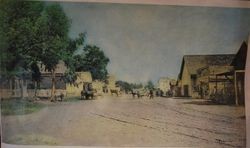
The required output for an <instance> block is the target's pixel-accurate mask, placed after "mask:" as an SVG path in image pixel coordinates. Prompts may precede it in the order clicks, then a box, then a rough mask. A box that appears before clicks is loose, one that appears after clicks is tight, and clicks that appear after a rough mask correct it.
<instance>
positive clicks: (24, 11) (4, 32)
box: [0, 0, 44, 97]
mask: <svg viewBox="0 0 250 148" xmlns="http://www.w3.org/2000/svg"><path fill="white" fill-rule="evenodd" d="M43 9H44V3H43V2H28V1H14V0H2V1H1V2H0V26H1V27H0V40H1V42H0V49H1V52H0V58H1V66H0V67H1V77H4V78H5V79H8V80H12V79H13V78H14V77H19V78H20V80H21V84H23V80H24V79H25V77H26V75H27V72H28V71H29V70H31V69H32V66H31V65H32V63H34V62H36V61H37V60H38V58H37V55H39V50H38V49H39V48H37V47H39V45H40V42H38V41H37V37H38V36H39V34H37V31H38V30H39V27H38V25H37V21H38V19H39V17H40V16H41V12H42V11H43ZM21 90H23V85H21ZM22 94H23V93H22ZM22 97H23V95H22Z"/></svg>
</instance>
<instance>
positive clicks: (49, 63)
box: [38, 4, 70, 71]
mask: <svg viewBox="0 0 250 148" xmlns="http://www.w3.org/2000/svg"><path fill="white" fill-rule="evenodd" d="M38 24H39V26H40V28H41V30H40V31H41V32H39V35H40V40H42V44H41V46H40V48H41V50H42V54H41V58H40V60H41V61H42V63H43V64H44V65H45V69H47V70H48V71H52V70H54V69H55V67H56V65H57V64H58V62H59V60H61V59H62V56H63V55H64V54H65V52H66V51H67V47H68V42H69V38H68V31H69V27H70V22H69V19H68V18H67V16H66V14H65V13H64V11H63V9H62V8H61V6H60V5H59V4H53V5H49V6H47V7H46V8H45V11H44V12H43V14H42V16H41V18H40V19H39V23H38Z"/></svg>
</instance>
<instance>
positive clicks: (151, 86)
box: [145, 81, 154, 90]
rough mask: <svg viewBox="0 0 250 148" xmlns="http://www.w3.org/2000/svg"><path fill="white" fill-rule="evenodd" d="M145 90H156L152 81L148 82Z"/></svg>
mask: <svg viewBox="0 0 250 148" xmlns="http://www.w3.org/2000/svg"><path fill="white" fill-rule="evenodd" d="M145 88H147V89H149V90H153V89H154V84H153V82H152V81H148V82H147V85H146V86H145Z"/></svg>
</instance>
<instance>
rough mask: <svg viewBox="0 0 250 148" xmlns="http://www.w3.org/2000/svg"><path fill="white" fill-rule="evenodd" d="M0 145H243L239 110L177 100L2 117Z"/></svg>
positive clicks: (123, 100)
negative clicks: (5, 143) (1, 143)
mask: <svg viewBox="0 0 250 148" xmlns="http://www.w3.org/2000/svg"><path fill="white" fill-rule="evenodd" d="M2 126H3V141H4V142H7V143H13V141H15V143H16V144H49V145H85V146H153V147H156V146H191V147H194V146H198V147H244V146H245V137H246V134H245V126H246V124H245V118H244V107H235V106H228V105H207V104H205V103H204V102H203V101H202V100H197V99H195V100H194V99H180V98H154V99H148V98H142V99H137V98H136V99H133V98H132V97H131V96H122V97H119V98H116V97H105V98H100V99H96V100H84V101H77V102H57V103H55V105H49V106H48V107H46V108H44V109H42V110H41V111H39V112H36V113H32V114H28V115H19V116H3V117H2Z"/></svg>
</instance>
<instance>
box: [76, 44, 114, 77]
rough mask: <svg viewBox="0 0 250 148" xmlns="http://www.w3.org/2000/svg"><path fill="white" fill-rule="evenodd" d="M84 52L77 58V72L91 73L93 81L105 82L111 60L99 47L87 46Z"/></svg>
mask: <svg viewBox="0 0 250 148" xmlns="http://www.w3.org/2000/svg"><path fill="white" fill-rule="evenodd" d="M83 51H84V52H83V53H82V54H81V55H77V56H75V59H76V61H75V67H76V71H90V73H91V74H92V77H93V79H98V80H105V79H106V78H107V74H108V71H107V65H108V63H109V58H108V57H106V55H105V54H104V52H103V51H102V50H100V48H99V47H97V46H91V45H87V46H85V47H84V48H83Z"/></svg>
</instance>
